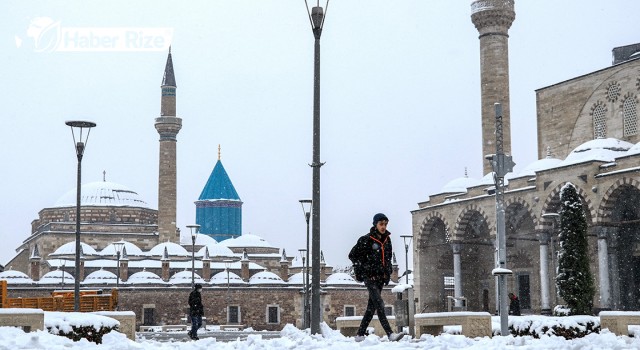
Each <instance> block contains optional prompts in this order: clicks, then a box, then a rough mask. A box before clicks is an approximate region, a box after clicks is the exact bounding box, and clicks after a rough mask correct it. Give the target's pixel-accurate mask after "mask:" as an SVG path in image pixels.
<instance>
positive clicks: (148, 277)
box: [127, 271, 166, 284]
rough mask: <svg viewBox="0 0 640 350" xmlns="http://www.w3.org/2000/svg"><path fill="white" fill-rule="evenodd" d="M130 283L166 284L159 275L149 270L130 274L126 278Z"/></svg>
mask: <svg viewBox="0 0 640 350" xmlns="http://www.w3.org/2000/svg"><path fill="white" fill-rule="evenodd" d="M127 283H130V284H166V283H165V282H164V281H163V280H162V278H160V276H158V275H156V274H155V273H153V272H149V271H140V272H136V273H134V274H132V275H131V276H129V278H128V279H127Z"/></svg>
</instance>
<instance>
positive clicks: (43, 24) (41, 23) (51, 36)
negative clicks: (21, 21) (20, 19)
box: [27, 17, 61, 52]
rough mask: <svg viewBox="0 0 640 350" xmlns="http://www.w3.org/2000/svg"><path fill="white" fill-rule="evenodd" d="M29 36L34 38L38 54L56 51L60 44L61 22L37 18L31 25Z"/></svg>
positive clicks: (28, 30)
mask: <svg viewBox="0 0 640 350" xmlns="http://www.w3.org/2000/svg"><path fill="white" fill-rule="evenodd" d="M27 36H29V37H32V38H33V40H34V50H35V51H36V52H51V51H54V50H55V49H56V48H57V47H58V44H59V43H60V38H61V31H60V21H57V22H54V21H53V20H52V19H51V18H49V17H36V18H34V19H33V20H32V21H31V23H30V24H29V29H27Z"/></svg>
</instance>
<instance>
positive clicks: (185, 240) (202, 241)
mask: <svg viewBox="0 0 640 350" xmlns="http://www.w3.org/2000/svg"><path fill="white" fill-rule="evenodd" d="M192 244H193V242H192V241H191V235H187V236H185V235H180V245H183V246H191V245H192ZM209 244H218V241H216V240H215V239H214V238H213V237H211V236H209V235H207V234H204V233H200V234H197V235H196V245H198V246H200V245H209Z"/></svg>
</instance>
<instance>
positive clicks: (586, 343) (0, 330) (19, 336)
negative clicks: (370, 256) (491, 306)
mask: <svg viewBox="0 0 640 350" xmlns="http://www.w3.org/2000/svg"><path fill="white" fill-rule="evenodd" d="M73 317H80V316H70V315H69V314H68V313H67V314H66V315H65V314H64V313H48V314H47V316H46V319H47V321H46V323H47V324H52V323H53V324H57V325H59V326H60V327H65V326H64V325H65V323H66V322H68V321H71V322H74V323H76V322H77V319H76V320H73ZM81 317H82V323H86V324H96V325H100V324H109V322H107V321H104V319H98V318H95V317H93V316H81ZM528 318H529V319H531V317H528ZM533 318H534V322H538V323H542V322H544V321H543V320H544V319H545V318H542V317H540V318H537V317H535V316H533ZM563 319H564V318H563ZM565 320H567V322H574V321H575V320H571V319H565ZM549 321H550V322H554V321H553V320H552V318H549ZM516 322H524V317H523V318H521V319H520V320H519V321H518V320H517V319H516ZM494 323H495V322H494ZM494 328H495V324H494ZM322 333H323V335H322V336H312V335H309V334H308V333H307V332H305V331H302V330H299V329H297V328H295V327H293V326H292V325H286V326H285V327H284V329H283V330H282V332H281V337H280V338H277V339H268V340H267V339H262V337H261V336H260V335H249V337H248V338H247V340H244V341H233V342H218V341H216V339H215V338H204V339H201V340H199V341H188V342H184V341H175V342H165V343H161V342H156V341H149V340H138V341H137V342H134V341H131V340H129V339H127V338H126V337H125V336H124V335H123V334H120V333H116V332H111V333H109V334H107V335H105V337H104V338H103V343H102V344H100V345H96V344H94V343H91V342H88V341H86V340H81V341H79V342H73V341H72V340H70V339H67V338H64V337H61V336H56V335H52V334H49V333H47V332H45V331H36V332H31V333H24V332H23V331H22V330H21V329H18V328H13V327H0V350H5V349H7V350H9V349H11V350H13V349H48V350H73V349H101V350H106V349H109V350H112V349H113V350H127V349H153V350H187V349H194V350H195V349H202V350H204V349H229V350H231V349H260V350H270V349H300V350H311V349H314V350H315V349H337V350H340V349H344V350H353V349H354V348H363V349H370V350H377V349H380V350H382V349H385V350H386V349H438V350H441V349H449V350H451V349H478V350H480V349H482V350H483V349H557V350H560V349H563V350H564V349H593V350H596V349H598V350H601V349H602V350H607V349H611V350H614V349H615V350H621V349H640V337H634V338H630V337H627V336H616V335H614V334H612V333H610V332H608V331H607V330H605V331H603V332H602V333H600V334H590V335H588V336H586V337H584V338H580V339H574V340H565V339H564V338H561V337H556V336H542V337H541V338H540V339H534V338H532V337H513V336H505V337H501V336H496V337H493V338H488V337H485V338H476V339H470V338H466V337H464V336H461V335H452V334H442V335H440V336H437V337H433V336H428V335H425V336H422V337H421V338H420V339H410V337H408V336H407V337H405V338H404V339H402V340H401V341H399V342H389V341H387V339H386V337H384V338H379V337H377V336H375V335H370V336H369V337H368V338H367V339H365V341H363V342H361V343H356V342H355V341H354V339H353V338H351V337H344V336H342V335H341V334H340V333H339V332H337V331H335V330H332V329H330V328H329V327H328V326H326V325H324V324H323V327H322Z"/></svg>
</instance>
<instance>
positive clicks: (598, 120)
mask: <svg viewBox="0 0 640 350" xmlns="http://www.w3.org/2000/svg"><path fill="white" fill-rule="evenodd" d="M591 116H592V117H593V137H594V138H596V139H598V138H605V137H607V107H605V106H604V104H603V103H602V102H600V101H598V102H597V103H596V104H595V105H594V106H593V108H592V109H591Z"/></svg>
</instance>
